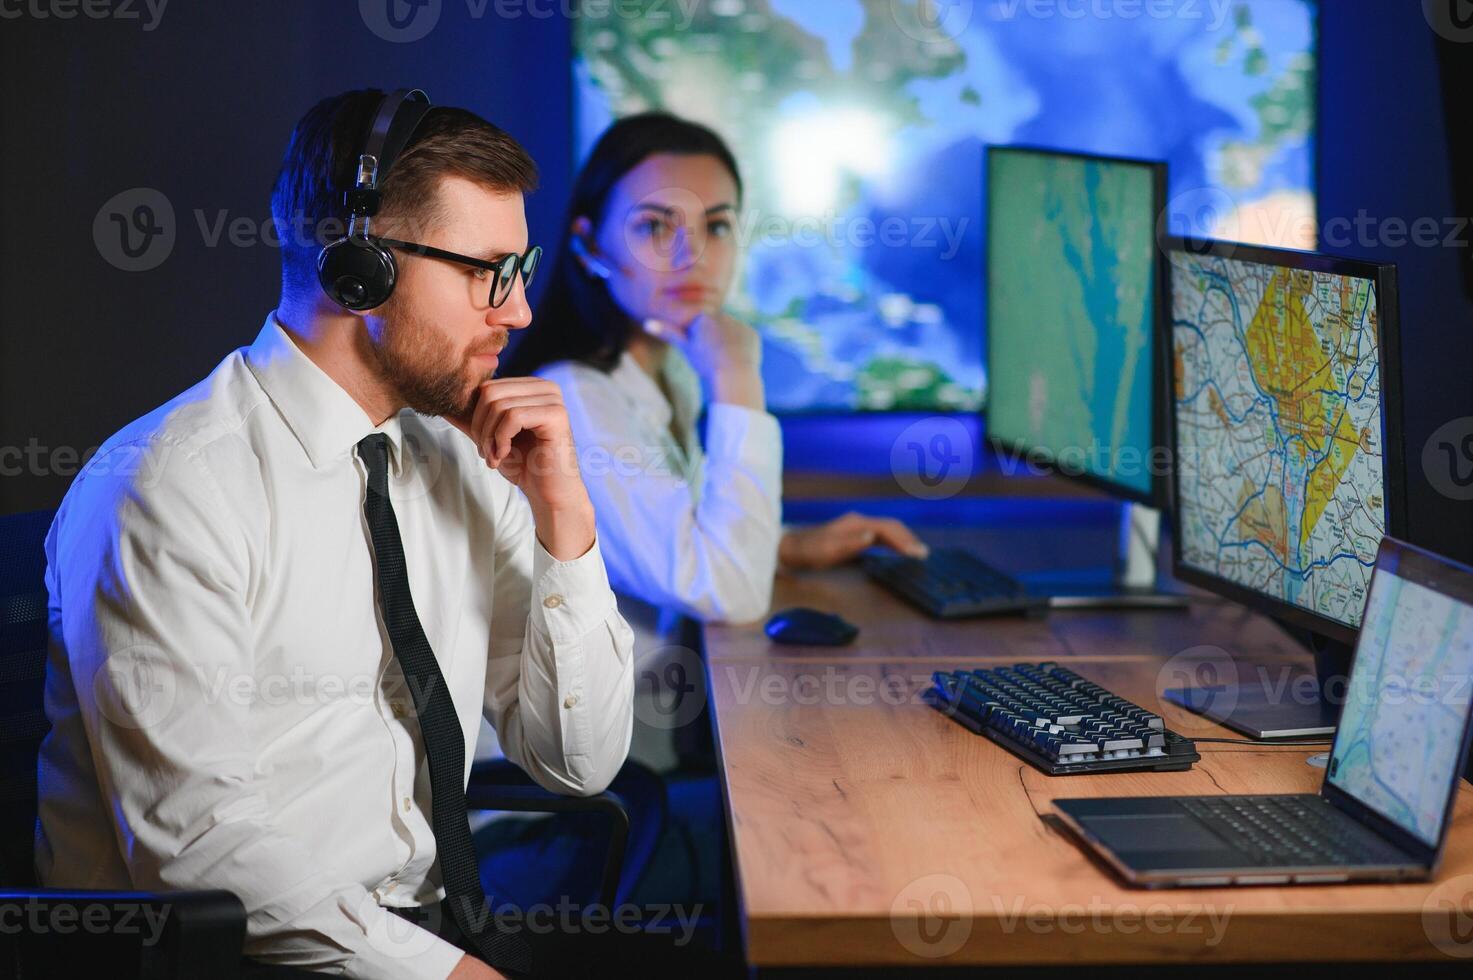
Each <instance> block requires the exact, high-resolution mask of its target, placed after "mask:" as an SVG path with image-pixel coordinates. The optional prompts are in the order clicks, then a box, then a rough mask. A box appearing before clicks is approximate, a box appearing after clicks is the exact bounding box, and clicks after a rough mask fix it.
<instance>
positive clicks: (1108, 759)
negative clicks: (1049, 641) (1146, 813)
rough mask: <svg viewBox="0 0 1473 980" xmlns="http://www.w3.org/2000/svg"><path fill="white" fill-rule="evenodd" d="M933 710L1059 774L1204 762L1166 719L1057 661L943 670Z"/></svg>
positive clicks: (931, 694) (929, 695)
mask: <svg viewBox="0 0 1473 980" xmlns="http://www.w3.org/2000/svg"><path fill="white" fill-rule="evenodd" d="M932 680H933V684H932V686H931V688H930V689H929V690H928V691H927V692H926V700H927V701H928V702H929V703H930V704H931V706H932V707H934V708H936V709H937V710H938V711H940V712H942V713H943V714H945V715H947V716H948V717H950V718H952V719H953V720H955V721H956V722H958V723H959V724H961V725H963V726H965V727H966V728H967V729H969V730H971V731H973V732H976V733H977V734H978V735H986V736H987V737H988V738H990V739H992V740H993V741H994V742H997V743H998V744H999V745H1001V746H1003V747H1004V748H1006V749H1008V750H1009V751H1011V752H1013V753H1014V754H1015V755H1018V756H1020V757H1022V758H1023V759H1024V760H1026V761H1028V762H1030V763H1032V764H1033V765H1034V767H1036V768H1038V769H1041V770H1043V771H1044V772H1046V773H1048V774H1049V775H1051V776H1070V775H1076V774H1080V773H1091V772H1120V771H1123V770H1157V771H1163V772H1170V771H1176V770H1182V769H1190V768H1191V767H1192V763H1194V762H1197V761H1198V760H1200V759H1201V758H1202V757H1201V756H1200V755H1198V754H1197V747H1196V746H1195V745H1194V744H1193V743H1192V741H1191V740H1190V739H1186V738H1182V737H1181V736H1180V735H1178V734H1176V733H1175V732H1173V731H1171V730H1170V729H1168V728H1167V727H1166V724H1165V723H1164V722H1163V721H1162V720H1161V717H1160V716H1159V715H1156V714H1153V713H1152V712H1150V711H1147V710H1146V709H1145V708H1142V707H1141V706H1140V705H1138V704H1135V703H1133V702H1130V701H1127V700H1125V699H1124V698H1122V697H1119V696H1117V695H1115V694H1112V693H1110V692H1109V691H1107V690H1105V689H1104V688H1103V687H1100V686H1099V685H1098V684H1095V683H1094V682H1092V681H1088V680H1085V679H1084V678H1083V677H1080V676H1079V675H1078V674H1076V673H1074V671H1072V670H1068V669H1067V668H1064V667H1060V666H1059V665H1058V664H1056V663H1052V662H1048V663H1041V664H1014V665H1013V666H1011V667H997V668H994V669H991V670H952V671H937V672H936V673H935V674H934V675H932Z"/></svg>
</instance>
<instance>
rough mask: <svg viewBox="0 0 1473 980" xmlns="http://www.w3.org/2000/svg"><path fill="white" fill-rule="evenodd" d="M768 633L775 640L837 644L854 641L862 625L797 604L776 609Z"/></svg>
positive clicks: (824, 645) (825, 645)
mask: <svg viewBox="0 0 1473 980" xmlns="http://www.w3.org/2000/svg"><path fill="white" fill-rule="evenodd" d="M767 635H768V637H769V638H770V639H771V640H772V642H774V643H790V644H793V645H795V646H815V647H838V646H843V645H844V644H846V643H849V642H851V641H853V639H854V638H855V637H856V636H858V635H859V627H858V626H855V625H854V624H853V623H848V622H845V621H844V620H843V619H840V618H839V617H838V616H835V615H834V614H833V613H826V612H820V611H819V610H817V609H807V608H804V607H802V606H796V607H794V608H792V609H784V610H782V611H781V612H777V613H773V615H772V618H771V619H769V620H768V621H767Z"/></svg>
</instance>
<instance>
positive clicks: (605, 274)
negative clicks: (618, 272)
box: [568, 235, 613, 279]
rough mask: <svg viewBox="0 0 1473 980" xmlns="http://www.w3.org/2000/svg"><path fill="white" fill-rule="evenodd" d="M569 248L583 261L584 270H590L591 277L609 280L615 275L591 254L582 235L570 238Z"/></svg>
mask: <svg viewBox="0 0 1473 980" xmlns="http://www.w3.org/2000/svg"><path fill="white" fill-rule="evenodd" d="M568 247H569V248H571V249H572V250H573V254H574V255H576V256H578V258H579V259H581V260H582V262H583V268H585V269H587V270H588V274H589V275H591V276H595V277H597V278H599V279H607V278H609V276H611V275H613V273H611V272H610V271H609V267H608V266H606V265H604V264H603V262H601V261H599V260H598V259H596V258H594V257H593V255H592V254H590V253H589V251H588V245H587V243H585V242H584V241H583V236H582V235H574V236H573V237H572V238H570V239H569V240H568Z"/></svg>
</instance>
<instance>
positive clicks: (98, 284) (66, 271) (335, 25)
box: [0, 0, 572, 512]
mask: <svg viewBox="0 0 1473 980" xmlns="http://www.w3.org/2000/svg"><path fill="white" fill-rule="evenodd" d="M387 2H388V0H385V3H386V4H387ZM43 6H44V5H43ZM130 6H131V7H132V8H133V9H134V10H143V9H144V7H145V5H144V4H142V3H138V4H132V5H130ZM433 6H438V8H439V15H438V22H437V23H436V24H435V26H434V28H433V29H432V30H430V31H429V33H428V34H426V35H425V36H424V37H423V38H422V39H420V40H416V41H412V42H406V43H394V42H390V41H387V40H384V39H383V38H381V37H379V36H377V35H376V34H375V33H374V32H373V31H371V30H370V29H369V28H368V26H367V25H366V23H365V21H364V19H363V17H362V16H360V9H359V4H358V3H357V2H356V0H331V2H310V3H304V2H301V0H252V2H250V3H219V2H212V3H196V2H184V0H175V2H171V3H168V4H167V5H166V6H165V8H164V12H163V16H162V17H161V18H160V19H159V21H158V24H157V26H156V27H155V28H154V29H152V30H144V29H143V24H142V23H141V22H139V21H119V20H93V19H88V18H85V17H80V16H78V17H74V18H73V19H70V20H57V19H55V18H48V19H46V20H37V19H35V18H31V17H22V18H20V19H7V20H5V21H4V26H3V28H0V78H3V81H4V91H5V93H6V106H5V111H4V113H3V114H0V134H3V145H4V146H5V149H6V157H5V162H4V164H3V167H4V176H5V179H4V181H3V182H0V216H3V221H0V447H20V448H22V449H24V448H25V447H27V446H28V445H31V446H33V447H37V449H36V450H35V451H34V452H33V453H32V455H33V456H34V458H36V459H38V460H41V461H42V462H41V464H40V466H39V468H38V467H37V466H35V465H32V464H29V463H28V464H26V466H25V469H26V472H24V473H23V474H21V475H0V512H11V511H18V510H29V509H34V508H40V507H53V506H55V505H56V504H57V503H58V502H59V501H60V499H61V495H62V494H63V493H64V492H65V489H66V487H67V485H68V484H69V483H70V481H71V478H72V474H74V473H75V471H76V462H75V459H76V455H77V454H80V453H81V452H83V451H84V450H86V449H87V448H88V447H92V446H95V445H97V444H98V443H99V442H100V441H101V440H102V439H104V438H105V437H106V436H108V435H109V434H110V433H112V432H113V431H114V430H116V429H117V428H119V427H120V426H122V425H123V424H124V423H125V422H127V421H129V420H131V419H133V418H135V417H137V416H139V415H141V414H143V413H144V412H147V411H148V410H150V409H152V408H154V407H155V406H157V405H159V404H160V403H162V402H164V401H165V400H167V399H168V398H170V397H172V396H173V395H175V394H177V393H178V392H180V391H182V390H184V389H185V388H187V387H188V386H189V385H191V384H193V383H194V382H195V381H198V380H199V379H200V378H202V377H203V376H204V375H205V374H207V373H208V372H209V371H210V370H211V369H212V368H213V367H214V366H215V365H216V364H217V363H218V362H219V361H220V359H221V358H222V357H223V356H224V355H225V354H226V353H227V352H228V351H229V350H231V349H232V348H234V347H238V346H241V345H245V344H249V343H250V342H251V340H252V339H253V338H254V337H255V335H256V332H257V331H258V330H259V329H260V327H261V323H262V321H263V320H264V318H265V316H266V314H267V313H268V312H269V311H270V310H271V309H272V307H273V305H274V304H275V300H276V295H277V287H278V277H279V271H278V270H279V261H278V255H277V252H276V250H275V249H274V248H272V247H269V246H267V245H264V244H259V243H258V244H255V245H253V246H249V247H236V246H233V245H230V244H225V243H223V240H222V244H219V245H216V246H215V247H208V246H207V245H206V244H205V243H204V235H202V233H201V232H200V230H199V228H198V221H197V219H196V217H195V214H194V212H195V211H196V210H200V211H203V212H204V214H205V221H206V224H207V227H213V223H214V222H215V220H216V218H217V216H218V215H219V214H220V212H222V211H224V212H225V213H226V214H227V215H228V217H229V219H231V220H234V219H239V218H244V219H247V220H248V221H250V222H252V223H254V225H255V226H257V227H258V228H259V226H260V225H261V224H262V223H263V222H265V221H266V219H267V218H268V216H269V214H270V211H269V195H270V189H271V183H272V181H273V179H274V177H275V174H276V167H277V164H278V162H279V161H280V158H281V153H282V150H283V148H284V147H285V145H286V139H287V136H288V135H289V134H290V132H291V128H292V126H293V124H294V123H295V122H296V120H297V119H298V117H299V116H300V115H301V114H302V113H303V112H304V111H305V110H306V109H307V108H308V107H309V106H311V105H312V104H313V103H314V102H316V101H317V100H318V99H320V98H322V97H323V96H325V95H329V94H332V93H335V92H339V91H343V90H346V89H351V88H359V87H364V86H378V87H381V88H393V87H399V86H405V85H414V86H419V87H421V88H424V89H425V90H426V91H427V92H428V93H429V95H430V97H431V99H433V100H434V101H436V102H443V103H447V104H454V105H461V106H464V107H466V108H469V109H472V110H474V111H475V112H478V113H480V114H481V115H483V116H485V117H486V118H489V119H491V120H493V121H495V122H497V123H498V124H500V125H501V126H503V127H504V128H505V129H507V130H508V131H510V132H511V133H512V134H513V135H514V136H516V137H517V138H518V139H520V140H521V141H522V142H523V143H524V144H525V145H526V146H527V148H528V149H529V150H530V152H531V153H532V155H533V157H534V158H535V159H536V160H537V162H538V164H539V165H540V167H541V169H542V175H543V179H542V189H541V190H540V191H538V192H537V193H535V194H533V195H532V196H531V197H530V198H529V199H528V217H529V221H530V224H531V230H532V236H533V240H534V241H538V240H541V241H546V240H548V239H549V238H550V237H552V236H553V234H554V231H555V228H556V226H557V224H558V222H559V220H560V213H561V209H562V206H563V202H564V201H565V199H566V197H567V194H568V188H569V177H570V170H571V166H572V164H571V147H570V118H569V117H570V111H571V110H570V105H571V80H570V78H569V72H568V63H569V56H570V45H571V32H570V31H569V29H568V24H567V22H566V21H565V20H563V19H561V18H536V17H532V16H530V15H529V14H524V15H523V16H520V17H517V18H511V19H508V18H498V17H497V16H496V13H495V12H496V10H497V6H496V4H495V3H491V2H487V3H475V4H472V3H467V2H462V0H444V2H443V3H440V4H437V5H433ZM549 7H550V8H552V9H555V8H556V5H555V4H552V5H549V4H545V3H544V4H540V5H539V9H540V8H549ZM401 9H402V8H401ZM426 9H428V8H426ZM506 9H511V8H509V7H508V8H506ZM474 10H482V11H483V14H484V15H483V16H482V17H479V18H477V17H475V16H473V14H472V13H471V12H472V11H474ZM21 92H29V93H30V97H29V99H27V100H22V99H20V98H18V97H17V95H18V93H21ZM134 187H152V188H155V189H157V190H159V191H162V192H163V193H164V194H165V195H166V196H167V198H168V199H169V201H170V203H171V204H172V206H173V208H174V211H175V218H176V224H177V228H178V232H177V239H176V242H175V245H174V248H173V251H172V253H170V255H169V257H168V259H167V260H165V261H164V262H163V264H161V265H159V266H158V267H157V268H154V269H152V270H149V271H145V272H123V271H120V270H118V269H116V268H114V267H113V266H111V265H109V264H108V263H107V262H105V261H104V260H103V259H102V258H101V256H100V255H99V252H98V249H97V247H96V245H95V244H94V241H93V236H92V223H93V219H94V217H95V216H96V214H97V212H98V209H99V208H100V207H101V205H102V204H103V203H104V202H105V201H106V200H107V199H108V198H110V197H112V196H113V195H114V194H116V193H118V192H120V191H124V190H127V189H129V188H134ZM58 450H61V451H62V454H61V455H58V453H57V451H58ZM11 461H13V454H12V455H11V456H10V457H7V458H4V459H0V464H4V465H5V466H6V468H7V469H13V466H11V465H10V463H11Z"/></svg>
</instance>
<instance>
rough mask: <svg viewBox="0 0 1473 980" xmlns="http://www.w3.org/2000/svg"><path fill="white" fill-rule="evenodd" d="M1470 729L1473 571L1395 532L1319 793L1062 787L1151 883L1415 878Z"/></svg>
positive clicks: (1099, 836)
mask: <svg viewBox="0 0 1473 980" xmlns="http://www.w3.org/2000/svg"><path fill="white" fill-rule="evenodd" d="M1470 738H1473V569H1470V568H1467V567H1465V566H1462V565H1458V564H1455V563H1453V562H1451V561H1448V560H1447V559H1445V558H1440V557H1438V556H1436V555H1433V554H1431V553H1429V552H1426V551H1422V550H1421V549H1418V548H1414V547H1412V546H1411V545H1408V544H1405V543H1402V542H1399V541H1395V540H1392V539H1390V538H1386V539H1384V540H1383V541H1382V544H1381V549H1380V553H1379V554H1378V555H1377V557H1376V568H1375V572H1374V573H1373V575H1372V577H1371V588H1370V592H1369V594H1368V595H1367V597H1366V608H1365V616H1364V619H1363V621H1362V625H1361V631H1360V635H1359V636H1358V637H1357V640H1356V647H1355V659H1354V661H1353V663H1352V666H1351V671H1350V679H1349V683H1348V685H1347V692H1346V700H1345V705H1344V708H1343V709H1342V711H1341V715H1340V723H1339V726H1338V727H1337V728H1336V731H1335V741H1334V746H1333V747H1332V748H1331V749H1330V758H1329V765H1328V766H1327V767H1326V770H1325V776H1324V781H1323V784H1322V785H1321V787H1320V792H1319V795H1318V796H1315V795H1311V794H1296V795H1282V796H1146V797H1118V798H1111V799H1099V798H1096V799H1057V800H1054V801H1053V802H1054V807H1055V809H1056V810H1057V812H1058V815H1059V817H1060V819H1061V820H1062V821H1063V823H1064V824H1065V825H1066V826H1067V827H1068V828H1069V829H1070V830H1071V831H1072V832H1073V833H1074V834H1075V835H1076V836H1077V837H1078V838H1079V839H1080V840H1081V841H1082V842H1083V843H1084V844H1085V846H1086V847H1087V848H1088V849H1090V850H1092V851H1094V852H1095V853H1097V854H1098V855H1100V856H1101V857H1102V858H1103V859H1104V860H1105V861H1106V862H1107V863H1108V864H1109V865H1110V866H1111V867H1112V868H1114V869H1115V871H1116V872H1117V873H1118V874H1119V875H1120V876H1121V877H1123V878H1124V879H1125V881H1126V882H1128V883H1129V884H1132V885H1136V886H1140V887H1146V888H1165V887H1187V886H1213V885H1280V884H1290V883H1306V884H1308V883H1316V884H1325V883H1329V882H1342V881H1412V880H1420V879H1426V878H1430V877H1431V876H1432V875H1433V874H1434V873H1435V872H1436V870H1437V863H1438V861H1439V859H1440V858H1441V856H1442V850H1443V845H1444V844H1445V842H1446V840H1447V831H1448V825H1449V824H1450V823H1451V816H1452V809H1453V802H1454V799H1455V798H1456V796H1457V789H1458V784H1459V782H1460V780H1461V777H1462V773H1463V767H1464V765H1465V763H1466V761H1467V757H1468V745H1469V740H1470Z"/></svg>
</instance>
